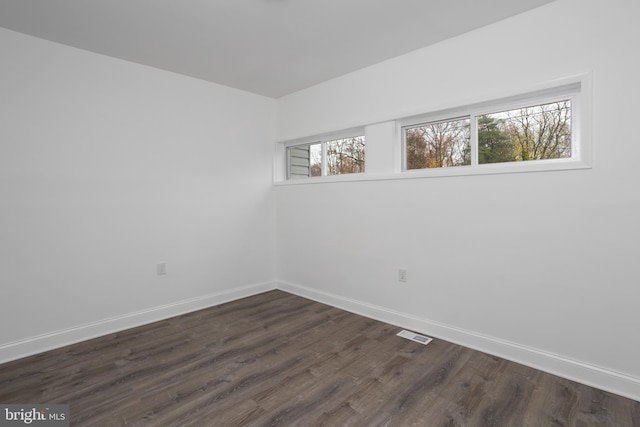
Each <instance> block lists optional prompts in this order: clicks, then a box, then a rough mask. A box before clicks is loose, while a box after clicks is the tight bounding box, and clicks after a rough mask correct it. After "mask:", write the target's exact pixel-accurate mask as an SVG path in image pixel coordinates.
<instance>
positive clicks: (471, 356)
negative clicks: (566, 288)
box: [0, 291, 640, 427]
mask: <svg viewBox="0 0 640 427" xmlns="http://www.w3.org/2000/svg"><path fill="white" fill-rule="evenodd" d="M398 331H399V328H397V327H394V326H391V325H388V324H385V323H381V322H378V321H374V320H371V319H367V318H365V317H361V316H358V315H355V314H351V313H348V312H345V311H342V310H339V309H336V308H332V307H330V306H327V305H323V304H319V303H316V302H313V301H310V300H307V299H304V298H300V297H297V296H294V295H290V294H287V293H284V292H280V291H272V292H267V293H264V294H261V295H257V296H253V297H250V298H245V299H242V300H238V301H235V302H231V303H228V304H223V305H219V306H216V307H212V308H209V309H206V310H201V311H198V312H194V313H190V314H187V315H183V316H178V317H175V318H171V319H168V320H164V321H160V322H156V323H153V324H149V325H145V326H142V327H138V328H134V329H130V330H127V331H123V332H119V333H115V334H111V335H107V336H104V337H100V338H97V339H93V340H90V341H85V342H82V343H79V344H75V345H71V346H68V347H64V348H60V349H57V350H53V351H49V352H46V353H42V354H38V355H36V356H32V357H28V358H24V359H21V360H16V361H13V362H10V363H6V364H3V365H0V402H1V403H68V404H70V412H71V425H73V426H119V425H133V426H535V427H542V426H579V427H583V426H615V427H625V426H629V427H631V426H636V427H637V426H640V403H639V402H636V401H633V400H629V399H626V398H623V397H620V396H616V395H613V394H611V393H606V392H603V391H600V390H597V389H594V388H591V387H587V386H585V385H581V384H577V383H575V382H572V381H568V380H565V379H562V378H558V377H555V376H553V375H549V374H546V373H543V372H540V371H537V370H535V369H531V368H528V367H525V366H522V365H519V364H516V363H513V362H508V361H506V360H503V359H500V358H497V357H493V356H490V355H487V354H484V353H480V352H478V351H475V350H471V349H468V348H465V347H461V346H458V345H454V344H451V343H448V342H446V341H442V340H439V339H434V341H433V342H432V343H430V344H429V345H427V346H423V345H420V344H418V343H414V342H412V341H408V340H406V339H403V338H400V337H397V336H396V335H395V334H396V333H397V332H398Z"/></svg>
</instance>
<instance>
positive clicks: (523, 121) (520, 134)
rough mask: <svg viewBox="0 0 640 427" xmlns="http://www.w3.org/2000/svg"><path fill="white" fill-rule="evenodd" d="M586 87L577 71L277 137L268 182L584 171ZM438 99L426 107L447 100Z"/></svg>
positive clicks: (586, 78)
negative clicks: (483, 97) (405, 112)
mask: <svg viewBox="0 0 640 427" xmlns="http://www.w3.org/2000/svg"><path fill="white" fill-rule="evenodd" d="M591 88H592V84H591V76H590V75H589V74H581V75H576V76H570V77H566V78H563V79H557V80H554V81H552V82H546V83H543V84H540V85H538V86H536V87H533V88H532V87H529V89H528V90H526V89H525V90H523V91H522V92H513V91H510V93H511V95H509V96H505V97H503V98H496V99H495V100H487V101H481V102H478V103H473V104H472V103H469V104H466V105H465V104H457V105H456V104H455V100H451V105H455V106H454V107H452V108H448V109H442V110H435V109H434V111H431V112H428V113H424V114H419V115H415V116H405V117H393V116H391V117H388V118H386V119H384V120H380V121H376V122H372V123H370V124H367V125H364V126H359V127H353V128H349V129H342V130H336V131H335V132H332V133H326V134H322V135H315V136H307V137H302V138H298V139H291V140H286V141H280V142H278V143H277V144H276V147H275V149H276V152H275V156H274V169H273V172H274V182H275V184H277V185H307V184H319V183H327V182H331V183H336V182H355V181H372V180H390V179H421V178H441V177H447V176H465V175H488V174H509V173H520V172H547V171H560V170H573V169H589V168H591V125H590V123H591V96H592V95H591V92H592V90H591ZM455 95H456V96H460V93H456V94H455ZM436 101H437V102H436ZM436 101H433V100H427V104H433V103H434V102H436V103H437V104H440V103H441V102H442V103H445V104H446V103H447V102H448V101H447V100H436ZM382 108H383V109H384V106H383V107H382ZM376 111H377V110H376ZM425 111H427V110H425ZM364 135H366V158H367V160H366V163H367V165H366V173H364V172H365V136H364Z"/></svg>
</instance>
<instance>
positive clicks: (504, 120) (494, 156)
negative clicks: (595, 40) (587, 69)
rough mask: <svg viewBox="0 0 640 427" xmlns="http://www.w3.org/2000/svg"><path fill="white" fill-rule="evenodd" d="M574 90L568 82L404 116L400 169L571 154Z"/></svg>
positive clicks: (573, 152) (513, 161) (559, 157)
mask: <svg viewBox="0 0 640 427" xmlns="http://www.w3.org/2000/svg"><path fill="white" fill-rule="evenodd" d="M578 93H579V87H576V86H571V87H565V88H562V89H558V90H554V91H546V92H545V93H542V94H537V95H532V96H528V97H519V98H518V99H510V100H505V101H502V102H500V101H498V102H493V103H488V104H484V105H479V106H472V107H467V108H461V109H456V110H454V111H452V112H450V113H448V114H447V113H443V114H442V113H441V114H439V115H435V116H434V117H435V118H434V119H433V120H429V117H428V116H426V117H419V118H418V119H413V120H410V119H409V120H405V122H407V121H408V122H409V124H404V125H403V126H402V140H403V150H404V157H403V162H404V163H403V170H406V171H408V170H414V169H434V168H452V167H471V168H474V167H478V166H483V165H487V166H488V165H491V164H499V163H509V164H513V165H517V164H518V163H523V162H531V161H562V160H577V157H578V156H577V151H578V150H577V142H576V137H575V134H576V133H577V132H576V131H575V130H574V128H575V126H574V124H575V120H574V116H575V110H576V109H575V108H574V104H575V103H576V102H575V100H576V99H577V97H578ZM448 115H449V116H450V117H447V116H448ZM418 120H420V121H422V122H418V123H415V122H416V121H418Z"/></svg>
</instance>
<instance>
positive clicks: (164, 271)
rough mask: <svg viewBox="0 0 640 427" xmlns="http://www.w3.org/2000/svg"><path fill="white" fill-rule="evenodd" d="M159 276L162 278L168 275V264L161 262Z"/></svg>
mask: <svg viewBox="0 0 640 427" xmlns="http://www.w3.org/2000/svg"><path fill="white" fill-rule="evenodd" d="M157 267H158V270H157V271H158V276H162V275H164V274H167V263H166V262H161V263H159V264H158V266H157Z"/></svg>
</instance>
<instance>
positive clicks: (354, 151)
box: [327, 136, 364, 175]
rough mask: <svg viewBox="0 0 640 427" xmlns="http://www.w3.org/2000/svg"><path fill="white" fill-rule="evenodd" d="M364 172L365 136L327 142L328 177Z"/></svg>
mask: <svg viewBox="0 0 640 427" xmlns="http://www.w3.org/2000/svg"><path fill="white" fill-rule="evenodd" d="M362 172H364V136H354V137H351V138H344V139H336V140H333V141H328V142H327V175H341V174H345V173H362Z"/></svg>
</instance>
